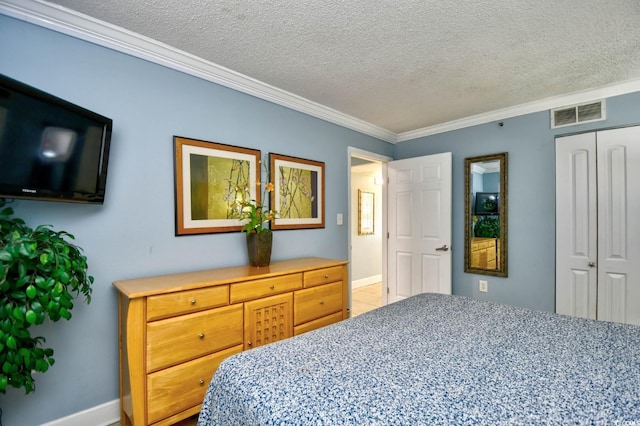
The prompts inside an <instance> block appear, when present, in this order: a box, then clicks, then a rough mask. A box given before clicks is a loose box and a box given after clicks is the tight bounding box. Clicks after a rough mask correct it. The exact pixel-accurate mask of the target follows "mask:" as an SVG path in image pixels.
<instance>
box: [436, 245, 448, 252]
mask: <svg viewBox="0 0 640 426" xmlns="http://www.w3.org/2000/svg"><path fill="white" fill-rule="evenodd" d="M436 251H449V247H448V246H447V245H446V244H445V245H443V246H442V247H438V248H437V249H436Z"/></svg>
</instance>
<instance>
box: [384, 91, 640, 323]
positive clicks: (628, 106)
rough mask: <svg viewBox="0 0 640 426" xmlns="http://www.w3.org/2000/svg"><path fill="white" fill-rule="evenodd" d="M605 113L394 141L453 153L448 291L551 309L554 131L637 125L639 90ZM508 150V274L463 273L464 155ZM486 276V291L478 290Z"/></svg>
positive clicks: (404, 148)
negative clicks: (595, 118) (578, 120)
mask: <svg viewBox="0 0 640 426" xmlns="http://www.w3.org/2000/svg"><path fill="white" fill-rule="evenodd" d="M606 107H607V120H606V121H600V122H596V123H591V124H584V125H579V126H572V127H566V128H563V129H555V130H552V129H550V123H549V112H548V111H544V112H540V113H535V114H528V115H524V116H520V117H515V118H510V119H507V120H503V123H504V127H500V126H499V125H498V122H495V123H488V124H483V125H478V126H473V127H469V128H465V129H461V130H456V131H451V132H447V133H442V134H438V135H433V136H428V137H424V138H420V139H415V140H412V141H407V142H402V143H399V144H396V146H395V151H394V158H395V159H403V158H410V157H416V156H421V155H429V154H435V153H439V152H447V151H448V152H452V153H453V242H452V244H453V250H454V251H453V293H454V294H457V295H464V296H470V297H473V298H476V299H485V300H491V301H496V302H501V303H507V304H512V305H517V306H524V307H529V308H533V309H540V310H546V311H554V310H555V137H556V136H557V135H563V134H569V133H578V132H584V131H589V130H595V129H600V128H609V127H618V126H625V125H632V124H634V125H637V124H640V93H633V94H629V95H624V96H617V97H613V98H610V99H607V101H606ZM498 152H508V153H509V161H508V162H509V171H508V173H509V182H508V191H509V205H508V215H509V223H508V227H509V243H508V244H509V251H508V255H509V259H508V262H509V263H508V265H509V276H508V277H507V278H496V277H491V276H485V275H477V274H468V273H465V272H464V159H465V158H466V157H475V156H478V155H486V154H494V153H498ZM479 279H487V280H488V282H489V292H488V293H480V292H479V291H478V280H479Z"/></svg>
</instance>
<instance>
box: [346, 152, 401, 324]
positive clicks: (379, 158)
mask: <svg viewBox="0 0 640 426" xmlns="http://www.w3.org/2000/svg"><path fill="white" fill-rule="evenodd" d="M351 158H360V159H362V160H367V161H371V162H373V163H379V164H380V165H381V166H382V179H383V184H382V212H380V214H381V215H382V259H380V261H381V262H382V305H386V304H387V292H386V288H387V239H386V238H385V235H387V183H386V182H387V165H386V164H387V163H388V162H389V161H393V158H392V157H388V156H386V155H382V154H378V153H375V152H370V151H365V150H363V149H360V148H355V147H352V146H349V147H348V148H347V188H349V196H348V197H347V199H348V208H347V210H348V211H347V223H348V224H349V226H348V228H349V230H348V232H347V248H348V250H347V252H348V261H349V263H348V270H349V280H348V281H349V283H348V285H349V289H348V290H349V291H348V295H349V300H348V301H347V306H348V307H349V313H351V290H352V286H351V281H352V277H353V274H352V272H351V262H352V258H351V257H352V256H351V243H352V242H351V230H352V227H353V226H354V225H353V224H352V223H351V218H352V217H353V215H352V213H353V208H354V206H352V203H351V192H352V187H351ZM356 226H357V225H356Z"/></svg>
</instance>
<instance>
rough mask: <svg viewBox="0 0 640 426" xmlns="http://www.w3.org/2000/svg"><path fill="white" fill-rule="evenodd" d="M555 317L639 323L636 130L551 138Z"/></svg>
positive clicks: (639, 158) (639, 131) (639, 154)
mask: <svg viewBox="0 0 640 426" xmlns="http://www.w3.org/2000/svg"><path fill="white" fill-rule="evenodd" d="M556 311H557V312H558V313H561V314H565V315H573V316H579V317H585V318H592V319H599V320H605V321H616V322H623V323H630V324H640V128H638V127H629V128H624V129H615V130H606V131H600V132H592V133H585V134H581V135H574V136H567V137H561V138H558V139H557V140H556Z"/></svg>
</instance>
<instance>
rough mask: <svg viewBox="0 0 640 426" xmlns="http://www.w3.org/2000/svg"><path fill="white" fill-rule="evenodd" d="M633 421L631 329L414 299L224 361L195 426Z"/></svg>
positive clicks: (636, 361)
mask: <svg viewBox="0 0 640 426" xmlns="http://www.w3.org/2000/svg"><path fill="white" fill-rule="evenodd" d="M416 424H429V425H440V424H456V425H457V424H514V425H522V424H563V425H564V424H590V425H591V424H593V425H640V327H636V326H631V325H624V324H616V323H609V322H601V321H592V320H584V319H579V318H573V317H567V316H561V315H556V314H552V313H548V312H539V311H533V310H527V309H522V308H517V307H513V306H506V305H500V304H495V303H490V302H484V301H478V300H474V299H469V298H466V297H460V296H446V295H440V294H421V295H418V296H414V297H411V298H409V299H406V300H403V301H400V302H397V303H394V304H391V305H388V306H385V307H382V308H380V309H377V310H375V311H372V312H368V313H366V314H363V315H360V316H358V317H355V318H351V319H349V320H346V321H342V322H340V323H338V324H335V325H332V326H329V327H325V328H322V329H319V330H316V331H312V332H309V333H306V334H303V335H300V336H298V337H294V338H292V339H287V340H284V341H280V342H276V343H272V344H270V345H267V346H263V347H259V348H256V349H252V350H250V351H247V352H243V353H240V354H237V355H234V356H232V357H230V358H228V359H226V360H225V361H224V362H223V363H222V364H221V365H220V367H219V368H218V370H217V372H216V374H215V375H214V377H213V379H212V381H211V383H210V385H209V388H208V390H207V394H206V396H205V400H204V402H203V405H202V411H201V413H200V417H199V421H198V425H199V426H207V425H416Z"/></svg>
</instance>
